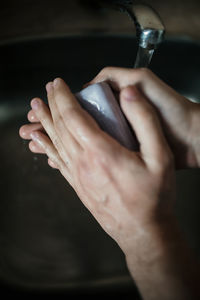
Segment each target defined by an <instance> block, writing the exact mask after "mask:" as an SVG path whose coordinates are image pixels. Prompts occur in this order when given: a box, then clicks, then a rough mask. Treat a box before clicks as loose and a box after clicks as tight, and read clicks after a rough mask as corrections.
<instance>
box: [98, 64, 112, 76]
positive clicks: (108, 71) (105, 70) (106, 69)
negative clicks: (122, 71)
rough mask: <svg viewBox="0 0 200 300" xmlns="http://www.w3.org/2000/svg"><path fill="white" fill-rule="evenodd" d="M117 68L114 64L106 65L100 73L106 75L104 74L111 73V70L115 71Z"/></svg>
mask: <svg viewBox="0 0 200 300" xmlns="http://www.w3.org/2000/svg"><path fill="white" fill-rule="evenodd" d="M114 69H115V67H112V66H107V67H104V68H103V69H102V70H101V71H100V73H99V75H104V74H109V73H110V72H111V71H113V70H114Z"/></svg>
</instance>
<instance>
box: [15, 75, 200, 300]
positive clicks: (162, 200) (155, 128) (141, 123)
mask: <svg viewBox="0 0 200 300" xmlns="http://www.w3.org/2000/svg"><path fill="white" fill-rule="evenodd" d="M46 88H47V92H48V102H49V107H48V106H46V105H45V104H44V102H43V101H42V100H41V99H38V98H36V99H33V100H32V102H31V106H32V108H33V110H31V111H30V112H29V114H28V118H29V120H31V121H32V122H33V124H31V125H24V126H23V127H22V128H21V129H20V134H21V136H22V137H25V138H29V139H30V138H32V141H31V142H30V144H29V145H30V149H31V150H32V151H34V152H40V153H45V154H47V156H48V157H49V164H50V165H51V166H52V167H56V168H57V169H58V170H59V171H60V172H61V174H62V175H63V176H64V177H65V178H66V179H67V180H68V181H69V182H70V184H71V185H72V187H73V188H74V189H75V191H76V192H77V194H78V196H79V197H80V199H81V200H82V202H83V203H84V204H85V206H86V207H87V208H88V209H89V210H90V212H91V213H92V214H93V216H94V217H95V218H96V219H97V221H98V222H99V223H100V224H101V226H102V227H103V228H104V230H105V231H106V232H107V233H108V234H109V235H110V236H111V237H112V238H113V239H115V241H116V242H117V243H118V244H119V246H120V247H121V249H122V250H123V251H124V253H125V256H126V261H127V264H128V268H129V270H130V273H131V274H132V276H133V277H134V279H135V282H136V284H137V285H138V287H139V289H140V292H141V294H142V296H143V298H144V299H149V300H153V299H166V300H169V299H170V300H172V299H176V300H179V299H181V300H183V299H193V294H194V295H195V296H194V299H197V298H198V296H196V295H197V294H198V293H199V282H198V278H199V277H198V275H196V273H195V268H196V262H193V261H192V260H191V259H190V258H191V256H190V254H189V255H188V252H187V251H186V250H185V249H186V248H187V247H186V246H185V244H184V243H183V242H182V239H181V237H180V236H179V233H177V231H178V230H177V226H176V222H175V218H174V216H173V209H172V207H173V203H174V198H175V180H174V177H175V172H174V163H173V155H172V152H171V150H170V148H169V146H168V144H167V142H166V139H165V137H164V135H163V132H162V130H161V126H160V123H159V120H158V117H157V115H156V113H155V110H154V108H153V107H152V105H151V104H150V103H149V101H147V99H146V98H145V96H143V95H142V94H141V92H139V90H138V89H137V88H136V87H135V86H133V87H126V88H123V89H122V90H121V91H120V104H121V107H122V110H123V112H124V114H125V115H126V117H127V119H128V120H129V122H130V124H131V126H132V127H133V129H134V131H135V133H136V136H137V138H138V140H139V142H140V152H139V153H136V152H131V151H129V150H127V149H126V148H124V147H122V146H121V145H120V144H119V143H118V142H117V141H116V140H114V139H113V138H111V137H110V136H108V135H107V134H106V133H105V132H103V131H102V130H101V129H100V128H99V127H98V126H97V124H96V122H95V121H94V120H93V119H92V117H91V116H90V115H89V114H88V113H87V112H86V111H84V110H83V109H82V108H81V107H80V105H79V104H78V102H77V101H76V99H75V97H74V96H73V94H72V93H71V92H70V90H69V88H68V87H67V85H66V84H65V83H64V82H63V81H62V80H61V79H56V80H55V81H54V82H53V83H49V84H47V86H46Z"/></svg>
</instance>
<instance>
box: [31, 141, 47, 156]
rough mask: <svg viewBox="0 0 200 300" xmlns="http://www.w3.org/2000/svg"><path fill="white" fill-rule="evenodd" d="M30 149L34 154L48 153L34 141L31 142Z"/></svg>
mask: <svg viewBox="0 0 200 300" xmlns="http://www.w3.org/2000/svg"><path fill="white" fill-rule="evenodd" d="M29 149H30V150H31V152H33V153H39V154H46V152H45V151H44V149H43V148H42V147H41V146H40V145H39V144H38V143H36V142H34V141H31V142H30V143H29Z"/></svg>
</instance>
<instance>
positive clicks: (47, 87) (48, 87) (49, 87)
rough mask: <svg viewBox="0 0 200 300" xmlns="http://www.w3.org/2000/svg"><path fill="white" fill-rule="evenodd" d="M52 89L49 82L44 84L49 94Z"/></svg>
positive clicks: (51, 84)
mask: <svg viewBox="0 0 200 300" xmlns="http://www.w3.org/2000/svg"><path fill="white" fill-rule="evenodd" d="M52 89H53V83H52V82H51V81H50V82H48V83H47V84H46V90H47V92H48V93H49V92H50V91H51V90H52Z"/></svg>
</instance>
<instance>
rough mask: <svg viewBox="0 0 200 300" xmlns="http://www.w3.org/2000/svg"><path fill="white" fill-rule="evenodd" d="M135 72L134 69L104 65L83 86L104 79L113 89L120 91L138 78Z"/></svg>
mask: <svg viewBox="0 0 200 300" xmlns="http://www.w3.org/2000/svg"><path fill="white" fill-rule="evenodd" d="M137 73H138V72H137V71H136V69H127V68H126V69H125V68H118V67H106V68H104V69H102V70H101V71H100V72H99V74H97V76H96V77H94V78H93V79H92V80H91V81H90V82H88V83H87V84H85V85H84V87H87V86H88V85H90V84H94V83H98V82H102V81H106V82H108V83H109V85H110V86H111V87H112V88H113V89H114V90H116V91H120V89H122V88H124V87H126V86H128V85H130V84H131V83H132V82H133V81H137V80H138V74H137ZM130 81H131V82H130Z"/></svg>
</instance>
